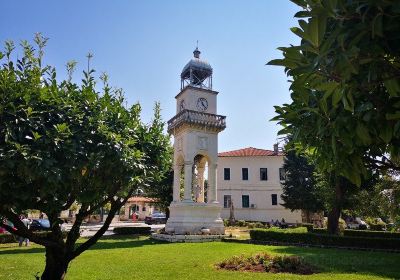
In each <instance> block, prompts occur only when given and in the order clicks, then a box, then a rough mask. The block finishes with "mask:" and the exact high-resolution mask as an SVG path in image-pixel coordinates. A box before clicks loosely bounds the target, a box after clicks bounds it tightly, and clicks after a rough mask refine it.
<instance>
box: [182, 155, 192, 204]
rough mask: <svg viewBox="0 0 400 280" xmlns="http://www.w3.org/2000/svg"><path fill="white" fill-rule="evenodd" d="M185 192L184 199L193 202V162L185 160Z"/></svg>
mask: <svg viewBox="0 0 400 280" xmlns="http://www.w3.org/2000/svg"><path fill="white" fill-rule="evenodd" d="M184 171H185V192H184V195H183V201H185V202H192V201H193V200H192V183H193V181H192V178H193V162H192V161H185V170H184Z"/></svg>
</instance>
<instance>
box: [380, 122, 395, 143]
mask: <svg viewBox="0 0 400 280" xmlns="http://www.w3.org/2000/svg"><path fill="white" fill-rule="evenodd" d="M392 136H393V131H392V127H391V126H390V125H389V124H386V125H384V126H383V127H382V128H381V131H380V133H379V137H380V138H381V139H382V140H383V141H384V142H385V143H386V144H387V143H389V142H390V140H392Z"/></svg>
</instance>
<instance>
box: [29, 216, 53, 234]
mask: <svg viewBox="0 0 400 280" xmlns="http://www.w3.org/2000/svg"><path fill="white" fill-rule="evenodd" d="M29 228H30V229H31V230H32V231H45V230H50V221H49V220H47V219H33V220H32V223H31V225H30V226H29Z"/></svg>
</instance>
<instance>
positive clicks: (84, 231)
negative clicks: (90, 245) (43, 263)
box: [65, 221, 165, 237]
mask: <svg viewBox="0 0 400 280" xmlns="http://www.w3.org/2000/svg"><path fill="white" fill-rule="evenodd" d="M102 225H103V223H96V224H83V225H82V226H81V236H82V237H89V236H93V235H94V234H95V233H96V232H97V231H98V230H99V229H100V228H101V226H102ZM140 226H147V225H146V224H145V223H143V222H131V221H127V222H115V223H111V225H110V226H109V228H108V230H107V231H106V232H105V233H104V235H113V234H114V232H113V229H114V227H140ZM71 227H72V224H65V229H66V230H67V231H69V230H70V229H71ZM150 227H151V229H152V230H156V229H160V228H163V227H165V225H164V224H160V225H150Z"/></svg>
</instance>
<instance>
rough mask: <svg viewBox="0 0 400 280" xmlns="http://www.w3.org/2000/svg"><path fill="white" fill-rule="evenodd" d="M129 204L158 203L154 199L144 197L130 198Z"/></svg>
mask: <svg viewBox="0 0 400 280" xmlns="http://www.w3.org/2000/svg"><path fill="white" fill-rule="evenodd" d="M128 202H148V203H151V202H156V200H155V199H154V198H149V197H144V196H132V197H130V198H128Z"/></svg>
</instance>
